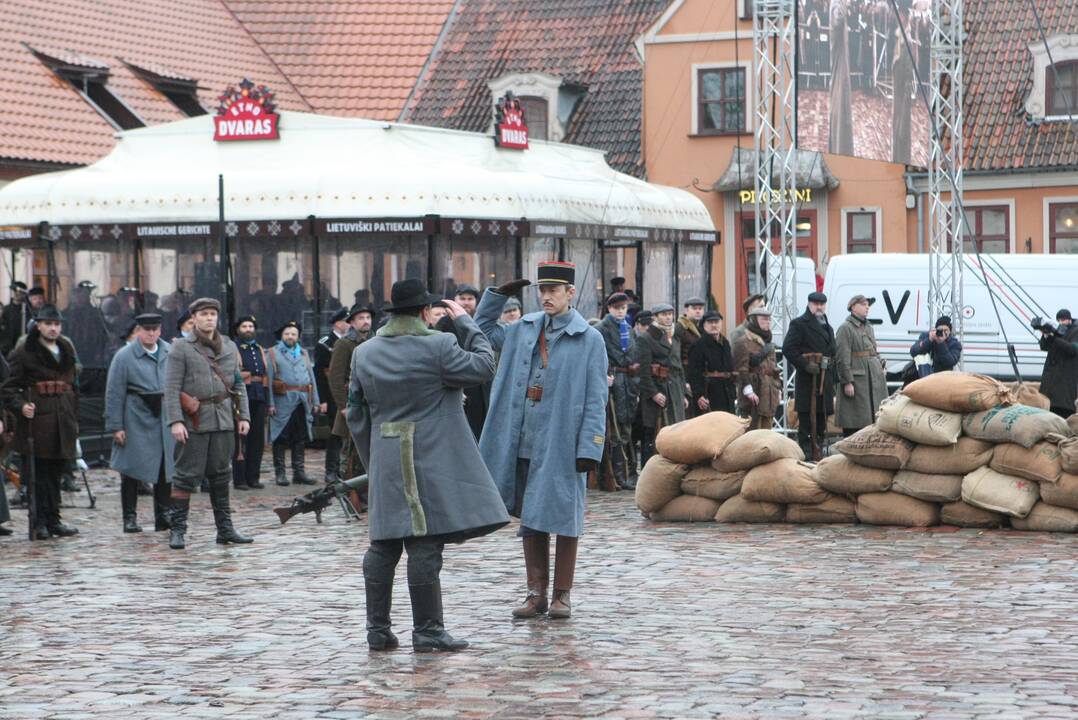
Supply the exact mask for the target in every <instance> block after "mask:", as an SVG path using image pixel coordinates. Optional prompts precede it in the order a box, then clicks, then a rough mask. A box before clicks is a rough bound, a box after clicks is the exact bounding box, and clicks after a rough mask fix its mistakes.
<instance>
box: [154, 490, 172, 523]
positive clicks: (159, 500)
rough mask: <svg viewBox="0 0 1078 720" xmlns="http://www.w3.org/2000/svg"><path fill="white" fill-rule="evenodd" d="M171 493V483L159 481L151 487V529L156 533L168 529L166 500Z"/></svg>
mask: <svg viewBox="0 0 1078 720" xmlns="http://www.w3.org/2000/svg"><path fill="white" fill-rule="evenodd" d="M171 493H172V483H167V482H164V481H163V480H159V481H158V482H157V483H156V484H155V485H154V486H153V529H154V530H155V531H156V532H160V531H162V530H168V529H169V522H168V500H169V495H170V494H171Z"/></svg>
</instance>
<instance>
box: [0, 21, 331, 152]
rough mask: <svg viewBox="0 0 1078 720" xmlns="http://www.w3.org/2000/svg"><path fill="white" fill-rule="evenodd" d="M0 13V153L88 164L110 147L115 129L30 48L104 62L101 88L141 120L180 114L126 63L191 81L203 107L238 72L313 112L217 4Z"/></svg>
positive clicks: (284, 104)
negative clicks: (0, 18) (105, 71)
mask: <svg viewBox="0 0 1078 720" xmlns="http://www.w3.org/2000/svg"><path fill="white" fill-rule="evenodd" d="M3 12H4V22H3V23H2V24H0V158H4V159H8V160H28V161H33V162H40V163H49V164H85V163H90V162H93V161H95V160H97V159H98V158H100V157H101V156H102V155H104V154H105V153H106V152H108V151H109V150H110V149H111V148H112V146H113V133H114V132H115V130H114V129H113V127H112V126H111V125H110V124H109V123H108V122H107V121H106V120H105V119H104V118H102V117H101V116H100V115H99V114H98V113H97V111H96V110H94V109H93V108H92V107H91V106H90V105H89V104H88V103H87V102H86V101H85V100H83V99H82V97H80V96H79V94H78V93H77V92H76V91H75V90H74V89H73V88H72V87H71V86H70V85H69V84H67V83H66V82H64V81H62V80H60V79H59V78H57V77H56V76H55V75H54V74H53V73H52V71H51V70H49V68H47V67H46V66H45V65H44V64H43V63H42V62H41V60H39V59H38V58H37V57H35V56H34V54H33V52H32V51H31V50H30V49H29V48H28V47H27V46H30V47H32V48H34V49H35V50H37V51H38V52H40V53H43V54H47V55H50V56H52V57H56V56H59V57H58V59H61V60H64V61H77V63H76V64H80V65H89V64H91V63H93V62H94V61H96V62H97V63H102V64H104V65H107V66H108V68H109V79H108V84H107V87H108V88H109V89H110V90H111V91H112V92H113V94H115V95H117V96H118V97H119V98H120V99H121V100H123V102H124V103H125V104H127V106H128V107H130V108H131V109H132V110H133V111H134V112H135V113H136V114H137V115H138V116H139V117H140V118H142V120H144V121H145V122H146V123H147V124H155V123H162V122H170V121H173V120H180V119H182V118H183V114H182V113H181V112H180V111H179V110H178V109H177V108H176V107H175V106H174V105H173V104H172V103H171V102H170V101H169V100H168V99H166V98H165V97H164V96H163V95H162V94H161V93H159V92H158V91H157V90H156V89H155V88H153V87H152V86H151V85H149V84H148V83H147V82H146V81H145V80H143V79H141V78H139V77H138V76H137V75H136V74H135V72H133V71H132V70H131V69H130V68H129V67H127V65H125V63H124V61H125V60H126V61H127V62H128V63H131V64H133V65H137V66H139V67H143V68H147V69H152V70H153V71H154V72H161V73H162V74H165V73H166V72H167V73H168V74H169V75H174V76H178V77H186V78H192V79H194V80H197V81H198V86H199V99H200V101H201V103H202V105H203V106H204V107H206V108H207V109H208V110H212V108H214V107H215V105H216V99H217V95H218V94H220V92H221V91H222V90H223V89H224V88H225V87H227V86H228V85H231V84H234V83H235V82H237V81H239V80H240V79H242V78H243V77H245V76H246V77H250V78H251V79H252V80H255V81H257V82H259V83H265V84H266V85H269V86H270V87H271V88H273V90H275V91H276V93H277V101H278V104H279V106H280V107H281V108H282V109H286V110H310V109H311V108H310V105H309V104H308V103H306V102H305V101H304V100H303V98H302V97H301V96H300V95H299V93H297V92H296V91H295V89H294V88H293V87H292V86H291V85H290V84H289V83H288V81H287V79H286V78H285V77H284V75H282V74H281V73H280V72H279V71H278V70H277V69H276V67H275V66H274V65H273V63H272V62H271V61H270V60H269V58H268V57H267V56H266V55H265V53H264V52H263V51H262V50H261V49H260V48H259V47H258V46H257V45H256V44H255V42H254V41H253V40H252V39H251V37H250V35H249V34H248V33H247V32H246V31H245V30H244V29H243V27H242V26H241V25H240V24H239V22H237V21H236V19H235V18H234V17H233V16H232V15H231V13H229V11H228V9H227V8H225V7H224V6H223V5H222V4H221V2H220V0H184V2H182V3H177V2H174V0H139V2H130V0H64V1H63V2H61V3H48V2H40V0H6V1H5V3H4V9H3ZM121 58H122V59H123V60H121Z"/></svg>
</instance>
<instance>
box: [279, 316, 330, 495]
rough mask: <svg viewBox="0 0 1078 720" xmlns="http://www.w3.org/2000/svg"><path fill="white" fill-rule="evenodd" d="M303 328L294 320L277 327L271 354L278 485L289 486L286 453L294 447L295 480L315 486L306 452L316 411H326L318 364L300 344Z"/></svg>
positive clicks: (312, 433)
mask: <svg viewBox="0 0 1078 720" xmlns="http://www.w3.org/2000/svg"><path fill="white" fill-rule="evenodd" d="M302 331H303V329H302V328H301V327H300V325H299V323H297V322H296V321H294V320H290V321H288V322H286V323H285V324H284V325H282V326H281V327H280V328H279V329H278V330H277V344H276V345H274V346H273V347H271V348H270V349H269V351H268V352H267V353H266V354H267V355H269V381H270V391H271V392H270V397H269V415H270V420H269V436H270V442H271V443H273V473H274V476H275V480H276V482H277V484H278V485H287V484H288V478H287V477H286V476H285V468H284V454H285V450H287V449H288V448H291V449H292V482H294V483H296V484H297V485H314V484H315V481H314V480H311V479H310V478H309V477H307V471H306V468H305V460H306V458H305V453H306V449H307V443H308V442H309V441H311V440H313V439H314V414H315V413H316V412H325V411H326V406H325V405H323V404H319V399H318V385H317V384H316V383H315V381H314V366H313V365H312V364H311V357H310V356H309V355H308V354H307V351H306V350H304V349H303V348H302V347H300V344H299V336H300V333H301V332H302Z"/></svg>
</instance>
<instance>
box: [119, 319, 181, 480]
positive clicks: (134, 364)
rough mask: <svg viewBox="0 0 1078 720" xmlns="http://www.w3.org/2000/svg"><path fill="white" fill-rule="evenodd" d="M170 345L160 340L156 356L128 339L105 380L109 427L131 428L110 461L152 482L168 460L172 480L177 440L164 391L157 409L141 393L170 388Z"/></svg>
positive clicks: (122, 470)
mask: <svg viewBox="0 0 1078 720" xmlns="http://www.w3.org/2000/svg"><path fill="white" fill-rule="evenodd" d="M169 348H170V346H169V344H168V343H167V342H165V341H164V340H158V341H157V358H156V359H155V358H154V356H153V355H150V354H149V353H148V352H146V349H145V348H144V347H142V343H140V342H138V341H137V340H136V341H135V342H133V343H130V344H128V345H125V346H124V347H122V348H121V349H120V351H119V352H117V353H116V355H115V356H114V357H113V358H112V364H111V365H109V376H108V382H107V383H106V385H105V431H106V432H109V433H114V432H116V431H117V430H123V431H124V432H125V433H126V434H127V441H126V442H125V443H124V444H123V445H122V446H121V445H117V444H116V442H115V441H113V443H112V459H111V460H110V461H109V465H110V466H111V467H112V469H113V470H115V471H116V472H118V473H120V474H121V475H126V476H128V477H133V478H135V479H137V480H141V481H143V482H148V483H156V482H157V478H158V473H159V471H160V469H161V462H162V460H163V461H164V463H165V481H166V482H171V481H172V471H173V469H174V467H175V465H174V452H173V451H174V450H175V447H176V441H175V440H173V438H172V433H171V431H170V430H169V426H168V423H166V422H165V412H164V407H163V404H162V402H161V401H162V400H163V399H164V397H163V396H162V397H159V398H158V399H157V403H158V405H157V409H158V413H157V415H154V413H153V411H152V410H151V409H150V406H149V405H148V404H147V401H146V400H143V399H142V398H141V397H139V393H140V392H150V393H159V392H163V391H164V389H165V368H166V366H167V365H168V353H169ZM150 402H153V401H150Z"/></svg>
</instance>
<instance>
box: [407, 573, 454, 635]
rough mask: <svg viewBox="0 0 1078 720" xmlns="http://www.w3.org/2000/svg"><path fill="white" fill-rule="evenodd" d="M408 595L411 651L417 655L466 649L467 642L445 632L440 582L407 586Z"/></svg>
mask: <svg viewBox="0 0 1078 720" xmlns="http://www.w3.org/2000/svg"><path fill="white" fill-rule="evenodd" d="M408 595H409V597H410V598H411V600H412V624H413V628H412V650H414V651H415V652H417V653H429V652H438V651H446V652H456V651H457V650H463V649H464V648H466V647H468V643H467V641H465V640H456V639H454V638H453V636H452V635H450V634H449V633H447V632H446V631H445V624H444V623H443V618H442V583H441V581H438V580H435V581H434V582H432V583H427V584H426V585H409V586H408Z"/></svg>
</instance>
